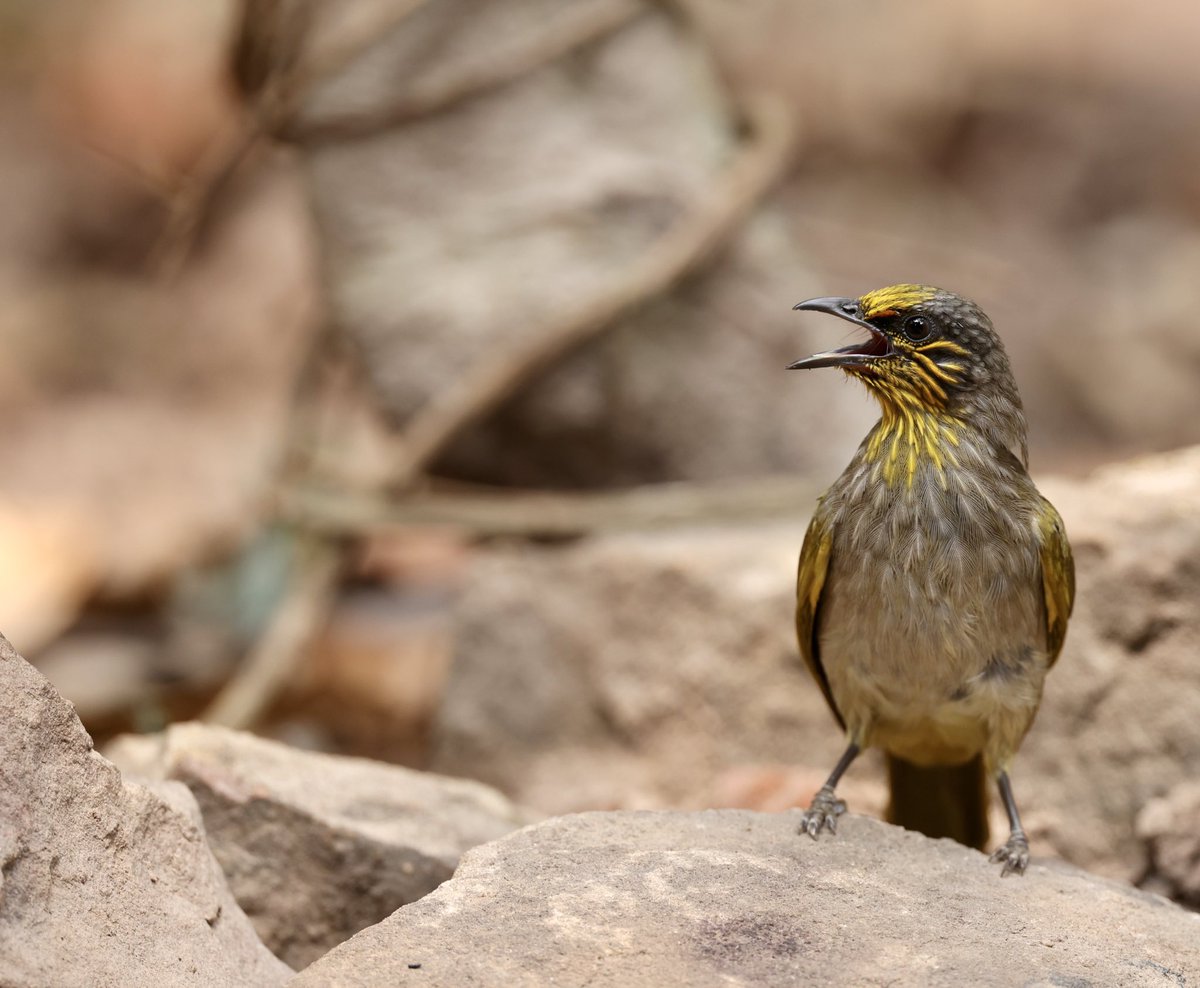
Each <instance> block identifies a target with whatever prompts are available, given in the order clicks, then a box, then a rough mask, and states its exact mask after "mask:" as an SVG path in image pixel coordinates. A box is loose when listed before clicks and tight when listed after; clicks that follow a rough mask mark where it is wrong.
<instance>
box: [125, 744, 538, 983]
mask: <svg viewBox="0 0 1200 988" xmlns="http://www.w3.org/2000/svg"><path fill="white" fill-rule="evenodd" d="M108 754H109V755H110V756H111V757H112V758H113V759H114V761H116V763H117V764H118V765H120V766H121V768H122V769H123V770H125V771H126V772H130V773H138V774H141V775H145V776H147V777H149V778H153V779H173V780H177V781H179V782H182V783H184V784H185V785H186V786H187V787H188V788H189V789H190V790H191V791H192V793H193V794H194V795H195V797H196V801H197V802H198V803H199V805H200V810H201V812H202V814H203V817H204V826H205V829H206V830H207V833H208V840H209V844H210V845H211V846H212V849H213V853H214V854H215V855H216V857H217V860H218V861H220V863H221V866H222V867H223V868H224V869H225V873H226V875H227V877H228V879H229V884H230V886H231V888H232V889H233V893H234V895H235V896H236V898H237V900H238V902H239V903H240V904H241V906H242V908H243V909H244V910H245V911H246V913H247V914H248V915H249V916H250V918H251V920H252V921H253V923H254V926H255V929H256V930H257V931H258V934H259V936H260V937H262V939H263V942H265V943H266V944H267V946H269V947H270V948H271V949H272V950H274V951H275V953H276V954H277V955H278V956H280V957H281V958H282V959H284V960H285V961H287V963H289V964H290V965H292V966H293V967H296V968H301V967H303V966H305V965H306V964H309V963H311V962H312V961H314V960H316V959H317V958H318V957H320V956H321V955H322V954H324V953H325V952H326V951H327V950H329V949H330V948H331V947H333V946H335V945H337V944H339V943H341V942H342V941H343V940H345V939H347V938H348V937H350V936H351V935H353V934H354V933H357V932H358V931H359V930H361V929H363V928H364V927H366V926H370V925H371V924H372V923H377V922H379V921H380V920H381V919H383V918H384V917H385V916H387V915H389V914H390V913H392V912H394V911H395V910H396V909H398V908H399V907H400V906H402V905H405V904H406V903H409V902H413V901H414V900H416V899H419V898H420V897H421V896H423V895H426V894H427V893H429V892H431V891H433V889H435V888H437V886H438V885H440V884H441V883H442V882H444V881H445V880H446V879H447V878H449V877H450V876H451V875H452V874H453V872H454V869H455V868H456V867H457V866H458V862H459V858H460V856H461V855H462V853H463V852H464V851H466V850H468V849H469V848H472V847H474V846H476V845H477V844H482V843H484V842H486V841H489V840H493V839H495V838H497V837H501V836H503V835H504V834H507V833H509V832H511V831H512V830H514V829H516V828H517V827H519V826H520V825H521V824H522V823H525V822H527V820H528V818H527V817H525V816H523V815H522V814H521V812H520V811H519V810H518V809H517V808H516V807H514V806H513V804H512V803H510V802H509V801H508V800H507V799H506V798H505V797H504V796H502V795H500V793H498V792H496V791H495V790H494V789H491V788H489V787H488V786H484V785H481V784H479V783H477V782H469V781H466V780H463V779H451V778H446V777H444V776H438V775H432V774H430V773H426V772H415V771H411V770H409V769H404V768H399V767H397V766H393V765H384V764H382V763H379V762H371V761H367V760H365V759H361V758H343V757H337V756H334V755H324V754H318V753H315V752H308V751H301V750H298V749H296V748H290V747H288V746H286V745H282V744H278V743H276V742H273V741H267V740H264V739H263V738H258V737H255V736H254V735H251V734H246V733H243V732H239V731H230V730H226V729H224V728H218V727H211V726H208V725H204V724H176V725H174V726H172V727H171V728H169V729H168V730H167V731H166V732H164V733H163V734H159V735H153V736H146V737H134V736H127V737H124V738H120V739H118V740H117V741H115V742H114V743H113V744H112V745H110V746H109V748H108Z"/></svg>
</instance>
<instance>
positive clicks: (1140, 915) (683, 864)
mask: <svg viewBox="0 0 1200 988" xmlns="http://www.w3.org/2000/svg"><path fill="white" fill-rule="evenodd" d="M796 822H797V816H796V815H795V814H780V815H776V816H767V815H762V814H755V813H749V812H745V811H732V810H725V811H710V812H704V813H589V814H584V815H582V816H572V817H561V818H558V819H554V820H549V821H546V822H545V823H542V824H538V825H536V826H533V827H529V828H526V829H525V830H522V831H520V832H519V833H516V834H513V835H512V836H510V837H506V838H504V839H503V840H499V841H496V842H494V843H492V844H488V845H486V846H484V847H481V848H477V849H476V850H474V851H471V852H470V853H469V854H468V855H467V856H466V857H465V858H464V859H463V863H462V866H461V867H460V868H459V871H458V873H457V874H456V875H455V877H454V879H453V880H452V881H450V882H447V883H446V884H445V885H443V886H442V887H441V888H440V889H438V891H437V892H435V893H433V894H432V895H430V896H427V897H426V898H424V899H422V900H421V901H420V902H418V903H415V904H414V905H411V906H408V907H406V908H404V909H401V910H399V911H398V912H396V913H395V914H393V915H392V916H391V917H389V918H388V919H386V920H385V921H384V922H382V923H380V924H379V925H377V926H373V927H371V928H370V929H368V930H365V931H363V932H362V933H360V934H359V935H358V936H356V937H354V938H353V939H352V940H350V941H349V942H348V943H345V944H343V945H342V946H341V947H338V948H337V949H335V950H334V951H332V952H331V953H330V954H329V955H327V956H326V957H324V958H322V959H321V960H320V961H318V962H317V963H316V964H314V965H313V966H312V967H310V968H309V969H308V970H307V971H305V972H303V973H302V974H300V975H299V976H298V977H297V978H296V980H295V982H294V984H295V986H296V988H302V986H305V985H337V986H338V988H353V986H358V985H362V986H367V985H378V984H400V983H408V982H409V981H410V980H412V981H414V982H415V981H416V980H417V979H419V980H420V982H421V984H423V985H431V986H433V985H446V986H459V985H467V984H471V985H506V986H520V985H529V986H534V985H537V986H540V985H547V984H555V985H584V984H586V985H589V986H592V988H599V986H604V985H621V986H632V985H689V986H695V988H701V986H708V985H713V986H717V985H730V984H738V985H812V984H853V985H876V984H889V985H929V984H939V985H952V984H972V985H997V986H1000V985H1003V986H1009V985H1072V986H1078V988H1083V986H1090V985H1115V984H1122V985H1160V984H1183V983H1185V980H1186V979H1188V978H1194V977H1196V975H1197V973H1200V916H1196V915H1194V914H1191V913H1188V912H1185V911H1184V910H1182V909H1180V908H1178V907H1177V906H1174V905H1172V904H1171V903H1169V902H1167V901H1166V900H1165V899H1161V898H1159V897H1157V896H1153V895H1150V894H1148V893H1145V892H1140V891H1138V890H1136V889H1132V888H1128V887H1125V886H1122V885H1119V884H1117V883H1115V882H1111V881H1107V880H1105V879H1101V878H1096V877H1094V876H1091V875H1087V874H1084V873H1083V872H1079V871H1077V870H1075V869H1073V868H1069V867H1066V866H1057V867H1046V866H1043V865H1036V864H1035V865H1033V866H1032V867H1031V868H1030V869H1029V872H1028V873H1027V874H1026V875H1025V877H1024V878H1021V879H1012V878H1010V879H1006V880H1002V879H1001V878H1000V876H999V871H998V869H997V868H996V866H994V865H990V864H988V862H987V860H986V858H984V856H983V855H981V854H979V853H978V852H976V851H971V850H968V849H966V848H964V847H962V846H961V845H958V844H955V843H953V842H952V841H946V840H942V841H931V840H928V839H927V838H925V837H923V836H921V835H919V834H915V833H910V832H908V831H904V830H900V829H899V828H897V827H892V826H888V825H886V824H882V823H878V822H875V821H873V820H869V819H866V818H862V817H848V818H845V819H844V820H843V823H842V825H841V826H840V827H839V828H838V834H837V836H836V837H823V838H822V839H821V840H820V841H817V842H815V843H814V842H813V841H811V840H809V839H808V838H807V837H800V836H799V835H797V834H796V833H795V829H796Z"/></svg>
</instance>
